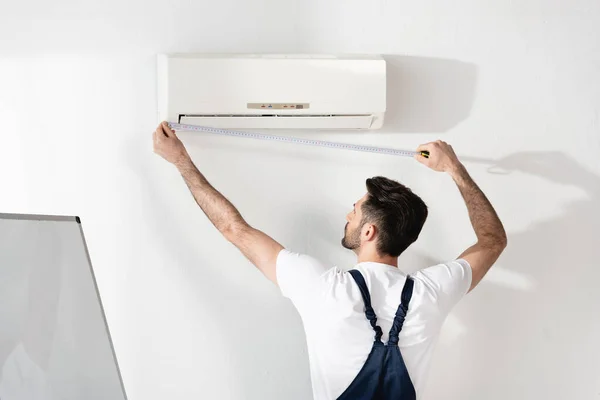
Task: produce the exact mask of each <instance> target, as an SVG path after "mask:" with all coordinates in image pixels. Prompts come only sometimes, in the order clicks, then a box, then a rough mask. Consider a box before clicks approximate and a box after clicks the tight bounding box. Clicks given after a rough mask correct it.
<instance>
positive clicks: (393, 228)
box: [361, 176, 427, 257]
mask: <svg viewBox="0 0 600 400" xmlns="http://www.w3.org/2000/svg"><path fill="white" fill-rule="evenodd" d="M367 192H368V194H369V195H368V196H367V199H366V200H365V201H364V202H363V203H362V206H361V210H362V214H363V217H362V221H361V226H362V225H364V224H365V223H367V222H368V223H372V224H373V225H375V226H376V227H377V230H378V233H377V236H378V242H377V252H378V253H379V254H386V255H390V256H392V257H398V256H399V255H400V254H401V253H402V252H403V251H404V250H406V249H407V248H408V246H410V245H411V244H412V243H413V242H414V241H415V240H417V238H418V237H419V233H420V232H421V229H422V228H423V224H425V220H426V219H427V205H425V203H424V202H423V200H421V198H420V197H419V196H417V195H416V194H414V193H413V192H412V190H410V189H409V188H408V187H406V186H404V185H403V184H401V183H399V182H396V181H394V180H391V179H388V178H385V177H383V176H376V177H373V178H369V179H367Z"/></svg>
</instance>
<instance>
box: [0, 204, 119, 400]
mask: <svg viewBox="0 0 600 400" xmlns="http://www.w3.org/2000/svg"><path fill="white" fill-rule="evenodd" d="M126 398H127V397H126V395H125V391H124V388H123V382H122V379H121V374H120V372H119V368H118V364H117V361H116V357H115V353H114V350H113V346H112V341H111V338H110V333H109V331H108V326H107V324H106V319H105V316H104V310H103V308H102V303H101V301H100V297H99V295H98V289H97V286H96V279H95V277H94V272H93V269H92V265H91V262H90V259H89V255H88V251H87V246H86V243H85V238H84V235H83V230H82V228H81V223H80V219H79V218H78V217H55V216H40V215H21V214H0V400H82V399H86V400H100V399H102V400H106V399H111V400H112V399H115V400H121V399H123V400H125V399H126Z"/></svg>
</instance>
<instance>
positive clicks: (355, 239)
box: [342, 224, 360, 250]
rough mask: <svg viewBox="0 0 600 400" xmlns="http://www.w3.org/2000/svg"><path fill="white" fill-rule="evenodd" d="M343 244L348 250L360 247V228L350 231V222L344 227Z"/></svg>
mask: <svg viewBox="0 0 600 400" xmlns="http://www.w3.org/2000/svg"><path fill="white" fill-rule="evenodd" d="M342 246H344V248H346V249H348V250H355V249H358V248H359V247H360V228H356V229H355V230H354V231H350V232H348V224H346V227H345V228H344V237H343V238H342Z"/></svg>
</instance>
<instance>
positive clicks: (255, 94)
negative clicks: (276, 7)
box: [157, 54, 386, 129]
mask: <svg viewBox="0 0 600 400" xmlns="http://www.w3.org/2000/svg"><path fill="white" fill-rule="evenodd" d="M157 72H158V113H159V120H167V121H172V122H179V123H182V124H193V125H203V126H212V127H217V128H232V129H244V128H245V129H269V128H276V129H294V128H304V129H377V128H380V127H381V126H382V124H383V117H384V114H385V107H386V67H385V61H384V60H383V58H381V57H380V56H354V55H353V56H325V55H200V54H168V55H163V54H161V55H159V56H158V66H157Z"/></svg>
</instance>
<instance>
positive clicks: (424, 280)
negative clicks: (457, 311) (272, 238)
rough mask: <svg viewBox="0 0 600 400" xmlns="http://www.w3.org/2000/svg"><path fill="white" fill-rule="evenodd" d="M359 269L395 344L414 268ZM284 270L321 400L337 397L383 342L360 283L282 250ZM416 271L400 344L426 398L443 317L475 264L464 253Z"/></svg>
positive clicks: (372, 265)
mask: <svg viewBox="0 0 600 400" xmlns="http://www.w3.org/2000/svg"><path fill="white" fill-rule="evenodd" d="M353 269H357V270H359V271H360V272H361V274H362V275H363V277H364V278H365V282H366V284H367V287H368V288H369V292H370V294H371V305H372V306H373V310H375V314H376V315H377V325H379V326H380V327H381V329H382V330H383V336H382V338H381V340H382V341H383V342H384V343H386V344H387V341H388V338H389V331H390V329H391V327H392V322H393V320H394V316H395V314H396V311H397V309H398V305H399V304H400V298H401V294H402V289H403V287H404V283H405V281H406V274H404V273H403V272H402V271H400V270H399V269H398V268H396V267H392V266H391V265H387V264H381V263H376V262H361V263H358V264H356V265H355V266H354V268H353ZM276 273H277V282H278V284H279V287H280V289H281V292H282V293H283V295H284V296H285V297H287V298H289V299H290V300H291V301H292V303H293V304H294V306H295V307H296V309H297V310H298V312H299V314H300V317H301V318H302V322H303V324H304V331H305V333H306V343H307V348H308V356H309V364H310V375H311V381H312V387H313V396H314V400H332V399H336V398H338V397H339V396H340V395H341V394H342V392H343V391H344V390H345V389H346V388H347V387H348V386H349V385H350V383H351V382H352V381H353V380H354V378H355V377H356V376H357V375H358V373H359V371H360V369H361V368H362V366H363V365H364V363H365V361H366V360H367V356H368V355H369V352H370V351H371V347H372V346H373V341H374V340H375V331H374V330H373V328H372V327H371V325H370V324H369V321H368V320H367V318H366V317H365V312H364V302H363V299H362V297H361V294H360V290H359V288H358V285H357V284H356V282H355V281H354V279H353V278H352V276H351V275H350V274H349V273H348V272H346V271H344V270H342V269H340V268H338V267H336V266H334V267H332V268H329V267H326V266H325V265H323V263H321V262H320V261H319V260H317V259H315V258H313V257H311V256H308V255H305V254H299V253H294V252H291V251H289V250H287V249H283V250H282V251H281V252H280V253H279V255H278V256H277V266H276ZM411 277H412V278H413V279H414V281H415V285H414V289H413V295H412V298H411V301H410V304H409V308H408V312H407V315H406V319H405V321H404V326H403V328H402V331H401V332H400V336H399V339H400V340H399V343H398V345H399V346H400V352H401V353H402V356H403V358H404V362H405V364H406V368H407V369H408V373H409V375H410V377H411V380H412V382H413V386H414V387H415V391H416V393H417V398H419V397H420V396H421V393H422V391H423V387H424V385H425V378H426V375H427V371H428V369H429V363H430V360H431V356H432V355H433V350H434V347H435V344H436V342H437V338H438V335H439V332H440V328H441V326H442V323H443V322H444V320H445V319H446V316H447V315H448V313H449V312H450V310H451V309H452V307H453V306H454V305H455V304H456V303H457V302H458V301H459V300H460V299H461V298H462V297H463V296H464V295H465V294H466V293H467V291H468V290H469V287H470V286H471V267H470V266H469V264H468V263H467V261H465V260H462V259H460V260H454V261H451V262H448V263H445V264H439V265H435V266H432V267H429V268H425V269H422V270H420V271H418V272H416V273H415V274H411Z"/></svg>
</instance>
